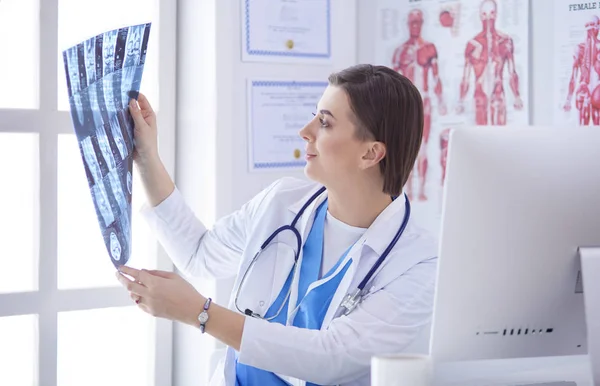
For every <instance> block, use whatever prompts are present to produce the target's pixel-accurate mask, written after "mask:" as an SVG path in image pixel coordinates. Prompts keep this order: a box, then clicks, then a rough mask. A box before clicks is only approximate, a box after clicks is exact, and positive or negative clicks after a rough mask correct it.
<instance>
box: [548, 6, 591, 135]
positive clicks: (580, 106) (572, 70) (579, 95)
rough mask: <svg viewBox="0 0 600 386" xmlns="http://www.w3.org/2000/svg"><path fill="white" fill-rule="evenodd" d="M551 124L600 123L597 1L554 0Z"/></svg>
mask: <svg viewBox="0 0 600 386" xmlns="http://www.w3.org/2000/svg"><path fill="white" fill-rule="evenodd" d="M554 14H555V18H556V20H555V23H554V28H553V29H554V36H552V38H553V42H554V43H553V44H554V58H555V59H554V79H555V81H554V84H555V87H554V107H553V110H554V123H555V124H558V125H564V124H570V125H577V126H592V125H593V126H597V125H600V81H599V79H600V78H599V76H600V40H599V39H598V31H599V30H600V21H599V19H598V17H600V4H599V3H598V2H597V1H595V2H582V3H576V2H572V1H564V0H555V1H554Z"/></svg>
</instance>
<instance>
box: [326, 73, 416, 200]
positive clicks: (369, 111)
mask: <svg viewBox="0 0 600 386" xmlns="http://www.w3.org/2000/svg"><path fill="white" fill-rule="evenodd" d="M329 83H330V84H331V85H332V86H338V87H341V88H342V89H344V91H345V92H346V94H347V95H348V98H349V99H350V107H351V109H352V111H353V113H354V117H353V118H354V121H355V123H356V128H357V130H356V134H357V136H358V138H359V139H361V140H373V139H374V140H376V141H380V142H382V143H384V144H385V146H386V155H385V157H384V158H383V159H382V160H381V162H380V165H379V166H380V170H381V173H382V174H383V179H384V182H383V192H384V193H386V194H390V195H393V196H398V195H399V194H400V193H401V192H402V188H403V187H404V185H405V184H406V181H407V180H408V176H409V175H410V172H411V170H412V168H413V167H414V164H415V161H416V159H417V156H418V154H419V148H420V147H421V141H422V137H423V101H422V99H421V94H420V93H419V90H418V89H417V88H416V87H415V85H414V84H412V82H411V81H410V80H409V79H408V78H407V77H405V76H403V75H400V74H399V73H397V72H396V71H394V70H392V69H391V68H388V67H385V66H373V65H369V64H359V65H356V66H352V67H349V68H346V69H345V70H342V71H339V72H336V73H333V74H331V75H330V76H329Z"/></svg>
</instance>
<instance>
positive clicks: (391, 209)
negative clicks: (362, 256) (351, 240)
mask: <svg viewBox="0 0 600 386" xmlns="http://www.w3.org/2000/svg"><path fill="white" fill-rule="evenodd" d="M406 200H407V198H406V196H405V195H404V193H402V194H401V195H400V196H398V197H397V198H396V199H395V200H394V201H392V203H391V204H389V205H388V206H387V207H386V208H385V209H384V210H383V212H381V213H380V214H379V216H377V218H376V219H375V221H373V223H372V224H371V226H370V227H369V229H367V231H366V232H365V234H364V237H365V245H366V246H368V247H369V248H371V249H372V250H373V252H375V253H376V254H377V255H378V256H381V255H383V252H384V251H385V249H386V248H387V247H388V245H389V244H390V242H391V241H392V239H393V238H394V236H395V235H396V233H397V232H398V230H399V229H400V226H401V225H402V221H403V220H404V216H405V215H406V206H405V205H406Z"/></svg>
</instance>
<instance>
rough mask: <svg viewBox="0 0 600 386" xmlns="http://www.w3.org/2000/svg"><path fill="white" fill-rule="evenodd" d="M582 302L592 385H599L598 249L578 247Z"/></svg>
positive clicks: (599, 259)
mask: <svg viewBox="0 0 600 386" xmlns="http://www.w3.org/2000/svg"><path fill="white" fill-rule="evenodd" d="M579 258H580V259H581V274H582V282H583V283H582V284H583V302H584V305H585V323H586V326H587V345H588V356H589V360H590V368H591V372H592V374H590V375H591V377H592V384H593V385H597V384H600V247H580V248H579Z"/></svg>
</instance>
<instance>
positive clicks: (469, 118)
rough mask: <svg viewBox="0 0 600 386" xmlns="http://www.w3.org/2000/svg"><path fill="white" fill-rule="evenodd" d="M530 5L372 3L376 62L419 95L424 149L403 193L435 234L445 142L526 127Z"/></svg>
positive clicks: (427, 0) (426, 0) (506, 1)
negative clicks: (457, 132)
mask: <svg viewBox="0 0 600 386" xmlns="http://www.w3.org/2000/svg"><path fill="white" fill-rule="evenodd" d="M528 17H529V15H528V2H526V1H520V0H378V1H377V32H376V34H377V35H376V42H375V43H376V52H375V55H376V60H375V62H376V63H377V64H383V65H386V66H389V67H391V68H393V69H394V70H395V71H398V72H399V73H401V74H403V75H404V76H406V77H408V78H409V79H410V80H411V81H412V82H413V83H414V84H415V86H416V87H417V88H418V89H419V91H420V92H421V96H422V99H423V108H424V109H423V110H424V114H425V117H424V118H425V119H424V130H423V142H422V147H421V150H420V152H419V156H418V159H417V162H416V164H415V166H414V168H413V171H412V173H411V176H410V178H409V181H408V183H407V185H406V187H405V191H406V193H407V195H408V196H409V199H410V200H411V202H412V204H413V209H414V212H415V215H416V216H417V217H418V218H419V219H420V222H421V223H423V224H424V225H425V227H426V228H428V229H429V230H431V231H434V232H437V231H438V230H439V229H438V227H439V219H440V214H441V212H440V210H441V196H442V190H443V184H444V182H445V168H446V156H447V146H448V141H449V134H450V131H451V130H452V129H460V128H461V127H465V126H475V125H477V126H483V127H482V129H484V126H491V125H494V126H507V125H512V124H517V125H520V124H525V125H526V124H528V123H529V115H528V95H527V91H528V89H527V84H528V74H527V69H528V66H529V63H528V55H527V53H528V44H527V42H528V25H527V20H528Z"/></svg>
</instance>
